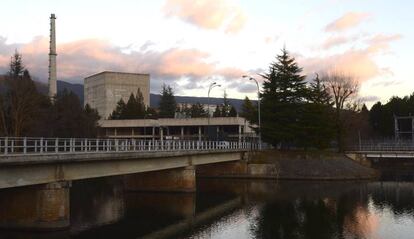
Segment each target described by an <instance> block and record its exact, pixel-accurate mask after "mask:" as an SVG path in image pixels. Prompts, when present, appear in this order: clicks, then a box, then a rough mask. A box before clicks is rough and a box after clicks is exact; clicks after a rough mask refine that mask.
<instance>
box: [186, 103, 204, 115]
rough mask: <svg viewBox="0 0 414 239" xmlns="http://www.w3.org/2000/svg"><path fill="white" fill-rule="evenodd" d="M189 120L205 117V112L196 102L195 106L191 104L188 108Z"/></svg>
mask: <svg viewBox="0 0 414 239" xmlns="http://www.w3.org/2000/svg"><path fill="white" fill-rule="evenodd" d="M190 112H191V113H190V114H191V118H203V117H207V112H206V110H205V109H204V106H203V105H202V104H200V103H199V102H197V103H196V104H192V105H191V108H190Z"/></svg>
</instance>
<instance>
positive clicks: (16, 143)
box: [0, 137, 257, 157]
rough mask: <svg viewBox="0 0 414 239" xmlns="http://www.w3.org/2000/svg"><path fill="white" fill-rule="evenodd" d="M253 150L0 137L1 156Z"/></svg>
mask: <svg viewBox="0 0 414 239" xmlns="http://www.w3.org/2000/svg"><path fill="white" fill-rule="evenodd" d="M238 149H243V150H254V149H257V145H256V144H255V143H251V142H232V141H193V140H192V141H190V140H140V139H105V138H102V139H82V138H29V137H24V138H13V137H6V138H0V157H1V156H4V155H11V154H13V155H15V154H61V153H94V152H95V153H97V152H99V153H102V152H140V151H192V150H198V151H200V150H203V151H206V150H238Z"/></svg>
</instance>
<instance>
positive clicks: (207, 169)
mask: <svg viewBox="0 0 414 239" xmlns="http://www.w3.org/2000/svg"><path fill="white" fill-rule="evenodd" d="M197 177H204V178H246V179H280V180H326V181H328V180H329V181H332V180H369V179H376V178H378V177H379V173H378V172H377V171H376V170H374V169H372V168H369V167H367V166H363V165H361V164H359V163H357V162H355V161H353V160H351V159H350V158H348V157H347V156H346V155H344V154H339V153H333V152H324V151H277V150H269V151H262V152H256V153H253V154H250V155H249V159H248V160H241V161H237V162H228V163H220V165H215V164H211V165H204V166H201V167H197Z"/></svg>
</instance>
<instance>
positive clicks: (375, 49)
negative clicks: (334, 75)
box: [298, 34, 401, 82]
mask: <svg viewBox="0 0 414 239" xmlns="http://www.w3.org/2000/svg"><path fill="white" fill-rule="evenodd" d="M400 38H401V36H400V35H382V34H379V35H375V36H373V37H371V38H369V39H368V40H367V41H366V46H365V47H363V48H351V49H349V50H346V51H344V52H342V53H339V54H334V55H329V56H326V57H310V58H306V57H298V61H299V62H300V63H301V64H302V66H303V67H304V70H305V72H306V73H307V74H312V73H314V72H324V71H330V70H335V71H340V72H345V73H347V74H351V75H353V76H355V77H356V78H357V79H358V80H359V81H361V82H362V81H366V80H368V79H371V78H373V77H376V76H378V75H382V74H390V70H389V69H387V68H382V67H380V66H379V65H378V64H377V62H376V61H375V57H377V56H378V55H382V54H385V53H387V51H388V50H389V48H390V44H391V43H392V42H393V41H396V40H398V39H400Z"/></svg>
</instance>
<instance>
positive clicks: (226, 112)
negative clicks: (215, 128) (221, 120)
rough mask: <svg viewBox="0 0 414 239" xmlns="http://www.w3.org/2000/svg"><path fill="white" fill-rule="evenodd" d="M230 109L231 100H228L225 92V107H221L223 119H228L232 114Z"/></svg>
mask: <svg viewBox="0 0 414 239" xmlns="http://www.w3.org/2000/svg"><path fill="white" fill-rule="evenodd" d="M230 108H231V105H230V101H229V99H227V93H226V91H224V94H223V105H222V106H221V114H220V115H221V117H228V116H229V113H230Z"/></svg>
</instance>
